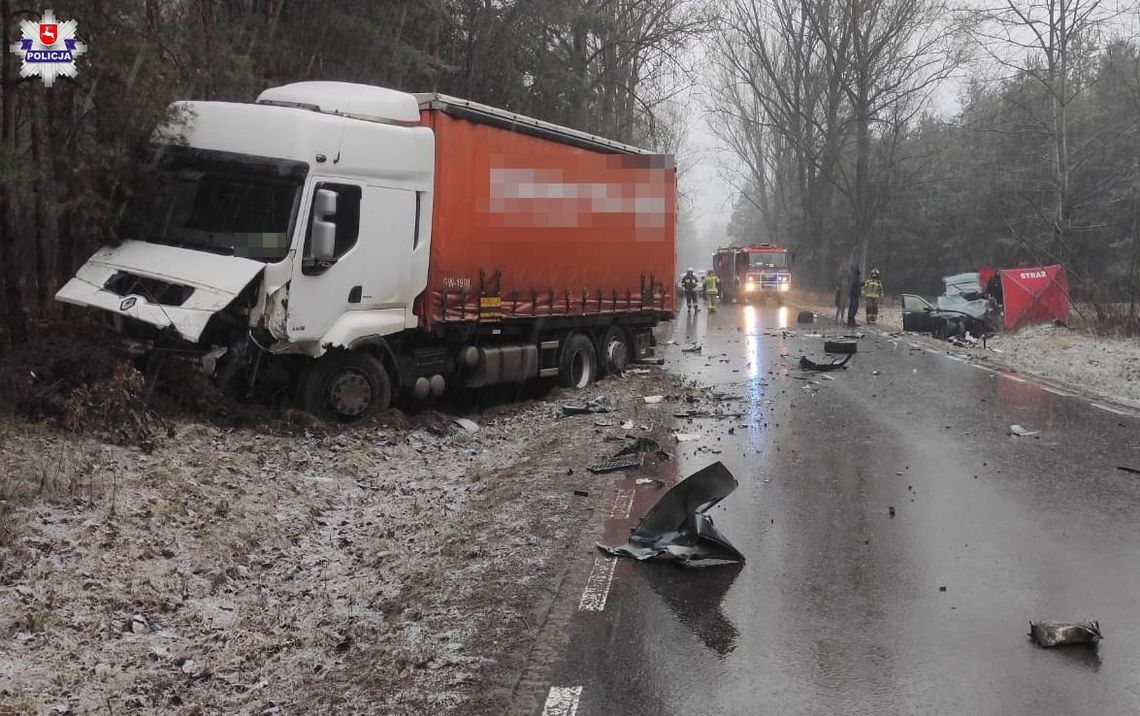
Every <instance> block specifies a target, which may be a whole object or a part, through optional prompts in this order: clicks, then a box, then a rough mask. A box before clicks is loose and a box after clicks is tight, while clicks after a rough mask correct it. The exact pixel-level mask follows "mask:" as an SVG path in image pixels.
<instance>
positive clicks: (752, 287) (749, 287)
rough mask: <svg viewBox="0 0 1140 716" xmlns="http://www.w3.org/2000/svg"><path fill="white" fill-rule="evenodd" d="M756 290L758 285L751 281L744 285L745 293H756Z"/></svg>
mask: <svg viewBox="0 0 1140 716" xmlns="http://www.w3.org/2000/svg"><path fill="white" fill-rule="evenodd" d="M755 290H756V284H754V283H752V282H751V281H749V282H748V283H746V284H744V291H745V292H746V293H747V292H750V291H755Z"/></svg>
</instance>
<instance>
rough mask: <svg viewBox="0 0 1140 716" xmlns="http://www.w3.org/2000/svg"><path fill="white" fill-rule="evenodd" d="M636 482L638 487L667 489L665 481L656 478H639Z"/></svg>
mask: <svg viewBox="0 0 1140 716" xmlns="http://www.w3.org/2000/svg"><path fill="white" fill-rule="evenodd" d="M635 482H636V484H638V485H653V486H654V487H656V488H657V489H658V490H660V489H661V488H662V487H665V481H664V480H658V479H657V478H655V477H639V478H637V480H635Z"/></svg>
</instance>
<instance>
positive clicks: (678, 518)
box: [597, 462, 744, 567]
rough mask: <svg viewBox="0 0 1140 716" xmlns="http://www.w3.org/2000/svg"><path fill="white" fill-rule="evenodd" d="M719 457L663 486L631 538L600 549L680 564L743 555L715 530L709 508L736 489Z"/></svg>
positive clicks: (740, 558) (719, 561)
mask: <svg viewBox="0 0 1140 716" xmlns="http://www.w3.org/2000/svg"><path fill="white" fill-rule="evenodd" d="M736 486H737V482H736V478H735V477H733V476H732V473H731V472H729V470H728V468H727V467H725V466H724V463H722V462H715V463H713V464H711V465H709V466H708V467H705V468H702V469H701V470H698V471H697V472H695V473H693V474H692V475H690V476H688V477H687V478H685V479H684V480H682V481H681V482H679V483H677V484H676V485H675V486H674V487H673V488H672V489H671V490H669V491H668V492H666V493H665V494H664V495H663V496H662V497H661V499H660V500H658V502H657V504H656V505H654V506H653V507H652V508H651V509H650V510H649V512H648V513H647V514H646V515H645V517H643V518H642V519H641V522H640V523H639V524H638V525H637V528H636V529H635V530H634V531H633V534H632V535H630V538H629V541H628V542H626V543H625V544H623V545H620V546H617V547H610V546H607V545H604V544H598V545H597V547H598V549H599V550H601V551H602V552H604V553H606V554H609V555H613V556H615V557H632V558H633V559H636V560H647V559H659V560H673V561H675V562H677V563H678V564H681V565H684V566H694V567H696V566H713V565H717V564H730V563H734V562H743V561H744V555H743V554H741V553H740V551H739V550H737V549H736V547H733V546H732V543H731V542H729V541H728V540H727V539H726V538H725V537H724V535H722V534H721V533H720V532H719V531H717V529H716V526H715V525H713V521H712V518H711V517H710V516H709V514H708V512H709V510H710V509H712V508H713V507H714V506H716V504H717V503H719V502H720V501H721V500H723V499H724V498H725V497H727V496H728V495H730V494H731V493H732V491H733V490H735V489H736Z"/></svg>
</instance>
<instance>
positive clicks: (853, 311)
mask: <svg viewBox="0 0 1140 716" xmlns="http://www.w3.org/2000/svg"><path fill="white" fill-rule="evenodd" d="M862 291H863V273H862V272H861V271H860V270H859V267H858V266H852V267H851V288H850V289H848V291H847V298H848V304H847V325H849V326H855V325H857V324H856V323H855V316H857V315H858V314H859V294H860V293H861V292H862Z"/></svg>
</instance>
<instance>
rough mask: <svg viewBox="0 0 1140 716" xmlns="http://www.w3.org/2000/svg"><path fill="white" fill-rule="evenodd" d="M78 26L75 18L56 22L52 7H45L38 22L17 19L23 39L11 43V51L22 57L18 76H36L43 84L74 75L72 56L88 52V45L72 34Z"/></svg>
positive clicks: (75, 71) (73, 59)
mask: <svg viewBox="0 0 1140 716" xmlns="http://www.w3.org/2000/svg"><path fill="white" fill-rule="evenodd" d="M78 26H79V23H77V22H76V21H75V20H68V21H67V22H59V21H57V20H56V19H55V13H54V12H53V11H51V10H45V11H44V14H43V17H41V18H40V21H39V22H34V21H32V20H23V21H22V22H20V31H21V32H22V34H23V39H22V40H20V42H17V43H14V44H13V45H12V46H11V50H12V52H13V54H16V55H19V56H20V57H21V58H23V64H22V65H21V66H20V76H21V77H39V78H40V79H41V80H43V82H44V86H45V87H51V86H52V85H53V84H54V83H55V80H56V78H57V77H74V76H75V75H76V73H77V70H76V68H75V58H77V57H79V56H80V55H82V54H84V53H85V52H87V45H86V44H84V43H82V42H80V41H79V39H78V38H77V37H76V36H75V30H76V28H77V27H78Z"/></svg>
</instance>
